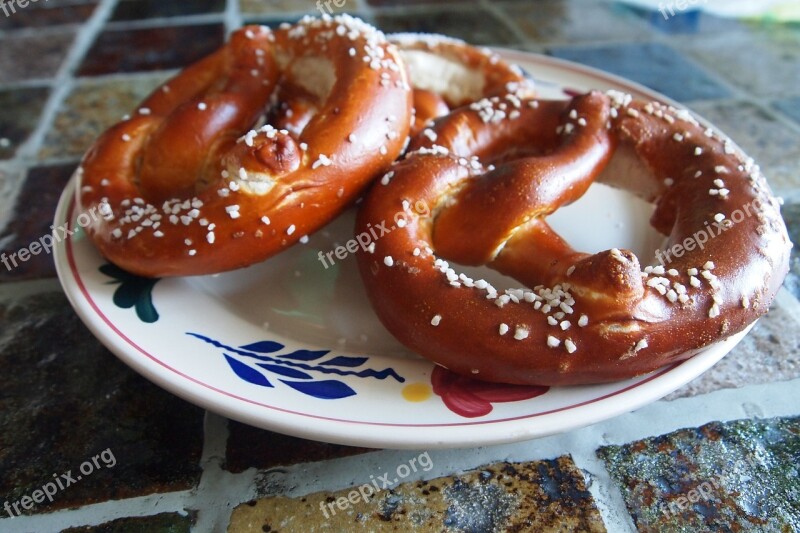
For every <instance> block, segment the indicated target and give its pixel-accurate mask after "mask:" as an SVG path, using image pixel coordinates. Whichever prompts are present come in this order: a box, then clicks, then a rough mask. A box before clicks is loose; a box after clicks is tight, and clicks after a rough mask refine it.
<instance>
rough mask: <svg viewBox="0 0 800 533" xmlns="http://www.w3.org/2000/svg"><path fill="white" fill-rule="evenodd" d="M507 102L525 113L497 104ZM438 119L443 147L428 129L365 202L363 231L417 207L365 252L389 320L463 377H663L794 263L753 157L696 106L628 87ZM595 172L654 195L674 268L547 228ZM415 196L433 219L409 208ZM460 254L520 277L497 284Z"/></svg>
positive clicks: (766, 294)
mask: <svg viewBox="0 0 800 533" xmlns="http://www.w3.org/2000/svg"><path fill="white" fill-rule="evenodd" d="M501 104H504V107H506V108H511V109H514V111H516V113H513V114H511V113H507V114H504V115H499V114H498V110H499V109H500V106H501ZM432 129H433V131H434V132H435V133H436V137H437V143H436V144H434V143H433V142H432V141H431V140H430V139H429V138H428V137H427V136H425V135H419V136H417V137H416V138H415V139H414V140H413V141H412V143H411V146H410V150H411V152H410V153H409V155H408V156H407V157H406V158H405V159H404V160H402V161H399V162H397V163H395V165H394V166H393V168H392V170H391V172H390V173H389V174H388V175H387V178H384V179H383V180H381V183H380V184H376V185H375V187H374V189H373V190H372V191H371V192H370V194H369V196H368V197H367V199H366V201H365V203H364V205H363V207H362V210H361V211H360V214H359V217H358V221H357V224H356V231H358V232H363V231H365V228H369V227H375V226H376V225H377V223H378V222H379V221H382V220H389V218H388V217H390V216H392V214H393V213H397V212H399V211H400V210H403V209H405V211H406V216H405V217H403V220H404V223H403V224H402V227H400V225H398V227H396V228H395V229H394V231H391V232H389V233H388V234H387V235H384V236H383V237H382V238H381V239H380V240H378V241H376V242H375V246H374V247H371V248H370V249H369V250H367V251H362V252H359V256H358V261H359V268H360V271H361V275H362V278H363V280H364V282H365V284H366V287H367V291H368V294H369V298H370V301H371V302H372V305H373V307H374V309H375V311H376V312H377V315H378V316H379V318H380V319H381V321H382V322H383V324H384V325H385V326H386V327H387V328H388V330H389V331H390V332H391V333H393V334H394V335H395V336H396V337H397V338H398V339H399V340H400V341H401V342H403V343H404V344H405V345H406V346H408V347H409V348H411V349H412V350H414V351H415V352H417V353H419V354H421V355H423V356H425V357H427V358H429V359H431V360H433V361H435V362H436V363H438V364H439V365H442V366H444V367H446V368H448V369H450V370H452V371H454V372H456V373H459V374H462V375H469V376H473V377H476V378H478V379H482V380H486V381H494V382H504V383H515V384H536V385H578V384H588V383H599V382H609V381H614V380H619V379H623V378H630V377H633V376H637V375H641V374H644V373H647V372H651V371H653V370H655V369H658V368H660V367H662V366H664V365H669V364H672V363H676V362H679V361H682V360H685V359H687V358H689V357H691V356H692V355H694V354H696V353H697V352H698V351H699V350H701V349H703V348H704V347H707V346H709V345H710V344H712V343H714V342H717V341H719V340H720V339H724V338H726V337H729V336H731V335H733V334H735V333H737V332H740V331H742V330H743V329H745V328H746V327H747V326H748V325H749V324H751V323H752V322H753V321H754V320H756V319H757V318H758V317H759V316H761V315H763V314H764V313H766V312H767V310H768V309H769V305H770V303H771V302H772V300H773V298H774V297H775V293H776V291H777V290H778V289H779V288H780V285H781V283H782V281H783V278H784V276H785V275H786V273H787V270H788V259H789V249H790V247H791V243H790V242H789V239H788V236H787V233H786V228H785V225H784V223H783V220H782V219H781V217H780V213H779V208H778V204H779V202H778V201H777V200H776V199H775V198H774V197H773V196H772V194H771V192H770V190H769V187H768V186H767V184H766V181H765V179H764V177H763V175H762V174H761V173H760V171H759V169H758V167H757V166H756V165H755V164H754V163H753V160H752V159H749V158H747V157H746V156H745V155H744V154H743V153H741V151H740V150H739V149H738V148H736V147H735V146H734V145H733V144H732V143H731V142H730V141H729V140H727V139H726V138H724V137H722V136H720V135H718V134H717V133H715V132H714V131H713V130H711V129H706V128H705V127H703V126H702V125H700V124H699V123H698V121H697V120H696V119H694V118H693V117H692V115H691V114H690V113H688V112H687V111H685V110H680V109H675V108H673V107H670V106H666V105H663V104H660V103H658V102H641V101H633V100H632V99H631V97H630V96H628V95H623V94H621V93H615V92H612V93H609V94H608V95H605V94H600V93H590V94H587V95H583V96H579V97H576V98H574V99H572V100H570V101H537V100H520V99H519V98H517V97H516V96H514V95H508V96H506V97H504V98H493V99H490V100H484V101H482V102H479V103H477V104H474V105H472V106H469V107H466V108H461V109H459V110H456V111H455V112H453V113H452V114H451V115H449V116H447V117H445V118H443V119H440V120H438V121H437V123H436V125H435V126H434V127H433V128H432ZM595 181H597V182H604V183H607V184H609V185H613V186H615V187H620V188H623V189H626V190H629V191H631V192H633V193H635V194H637V195H638V196H640V197H642V198H644V199H645V200H647V201H649V202H652V203H653V204H655V211H654V214H653V216H652V219H651V221H650V222H651V224H652V226H653V227H654V228H655V229H656V230H658V231H659V232H660V233H662V234H664V235H666V236H668V238H667V243H666V248H665V249H666V250H668V251H669V252H670V253H671V254H672V255H670V256H666V255H665V254H666V252H664V253H661V252H659V254H660V255H659V256H660V257H662V259H664V260H665V262H666V264H665V265H661V264H656V265H655V266H652V265H649V266H646V267H645V268H644V270H642V267H641V262H640V259H639V258H638V257H637V256H636V255H634V253H632V252H631V251H628V250H623V249H616V248H614V249H611V250H606V251H603V252H600V253H597V254H594V255H589V254H586V253H581V252H579V251H576V250H573V249H572V248H571V247H570V246H569V244H568V243H567V242H566V241H565V240H564V239H563V238H561V237H560V236H559V235H558V234H557V233H556V232H555V231H554V230H553V229H552V228H551V227H550V226H549V225H548V224H547V222H546V220H545V219H546V217H547V215H549V214H551V213H553V212H554V211H555V210H557V209H558V208H559V207H561V206H564V205H567V204H569V203H571V202H574V201H575V200H576V199H578V198H579V197H580V196H581V195H583V194H584V193H585V192H586V190H587V189H588V188H589V186H590V185H591V184H592V183H593V182H595ZM419 202H425V203H427V205H428V209H426V210H425V212H427V213H431V215H430V216H425V215H424V214H420V213H419V210H416V211H414V210H410V209H408V206H409V205H412V204H413V205H416V204H417V203H419ZM576 222H579V223H583V224H586V225H587V226H588V225H589V224H591V223H592V222H591V221H590V220H583V221H576ZM370 224H371V225H372V226H370ZM711 231H714V233H713V234H712V233H711ZM701 232H705V235H706V238H705V239H701V237H700V235H701V234H702V233H701ZM701 241H705V242H703V243H702V247H701V246H700V244H701ZM448 261H453V262H457V263H459V264H462V265H487V266H489V267H490V268H492V269H494V270H496V271H498V272H500V273H502V274H505V275H507V276H511V277H512V278H514V279H516V280H517V281H518V282H520V283H522V284H523V285H525V287H523V288H513V289H507V290H502V289H501V288H495V287H493V286H492V285H491V284H490V283H488V282H486V281H485V280H477V279H473V278H471V277H469V276H467V275H465V274H463V273H458V272H457V270H456V268H455V267H454V266H451V265H450V264H449V263H448Z"/></svg>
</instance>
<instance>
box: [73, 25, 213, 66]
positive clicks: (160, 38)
mask: <svg viewBox="0 0 800 533" xmlns="http://www.w3.org/2000/svg"><path fill="white" fill-rule="evenodd" d="M224 37H225V29H224V27H223V25H222V24H200V25H196V26H166V27H159V28H144V29H134V30H124V29H119V30H106V31H104V32H102V33H101V34H100V35H99V36H98V38H97V40H96V41H95V42H94V44H93V45H92V47H91V49H90V50H89V52H88V53H87V54H86V58H85V59H84V60H83V64H82V65H81V66H80V69H79V70H78V75H79V76H97V75H101V74H112V73H120V72H137V71H148V70H165V69H174V68H181V67H185V66H187V65H189V64H191V63H193V62H195V61H197V60H198V59H200V58H202V57H204V56H206V55H208V54H210V53H211V52H213V51H214V50H216V49H217V48H219V47H220V46H222V44H223V42H224V40H225V38H224Z"/></svg>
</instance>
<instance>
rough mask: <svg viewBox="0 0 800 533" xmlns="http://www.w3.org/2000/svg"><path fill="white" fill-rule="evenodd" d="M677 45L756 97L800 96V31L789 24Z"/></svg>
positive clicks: (710, 35) (706, 37)
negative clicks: (799, 64)
mask: <svg viewBox="0 0 800 533" xmlns="http://www.w3.org/2000/svg"><path fill="white" fill-rule="evenodd" d="M676 44H678V45H680V46H681V47H682V48H683V49H684V50H685V51H686V52H688V53H690V54H691V55H693V56H694V57H696V58H697V59H698V60H699V61H700V62H702V63H703V64H705V65H706V66H707V67H708V68H709V69H711V70H714V71H716V72H718V73H719V74H720V76H722V77H724V78H726V79H728V80H730V81H732V82H733V83H734V84H735V85H737V86H739V87H740V88H742V89H744V90H746V91H748V92H750V93H752V94H755V95H756V96H767V97H777V98H783V97H786V96H788V95H800V87H798V84H797V79H798V77H797V65H798V63H800V28H797V27H795V28H792V26H791V25H788V24H786V25H775V26H774V27H763V28H760V29H759V30H758V31H752V32H744V33H732V34H713V33H712V34H709V35H708V36H704V37H698V38H695V39H685V40H682V41H680V43H676Z"/></svg>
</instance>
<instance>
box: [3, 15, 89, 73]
mask: <svg viewBox="0 0 800 533" xmlns="http://www.w3.org/2000/svg"><path fill="white" fill-rule="evenodd" d="M74 38H75V30H74V29H71V28H69V29H66V28H62V29H59V30H57V31H49V32H47V33H35V34H30V33H26V34H24V35H19V34H17V33H9V34H6V35H5V36H3V37H0V72H2V73H3V76H2V81H4V82H14V81H24V80H33V79H48V78H53V77H55V75H56V73H57V72H58V68H59V67H60V66H61V63H62V62H63V61H64V58H65V57H67V52H69V48H70V46H71V45H72V41H73V39H74ZM22 57H26V58H32V59H33V60H31V61H20V58H22Z"/></svg>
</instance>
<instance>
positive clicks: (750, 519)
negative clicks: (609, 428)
mask: <svg viewBox="0 0 800 533" xmlns="http://www.w3.org/2000/svg"><path fill="white" fill-rule="evenodd" d="M598 455H599V456H600V457H601V458H603V459H604V460H605V462H606V465H607V466H608V468H609V470H610V471H611V475H612V476H613V478H614V480H615V481H616V483H617V485H618V486H619V489H620V490H621V491H622V494H623V497H624V498H625V503H626V505H627V507H628V511H629V512H630V513H631V515H632V516H633V519H634V522H635V523H636V526H637V528H639V530H640V531H658V532H673V531H674V532H684V531H776V532H777V531H792V530H796V529H797V528H798V527H800V499H798V497H797V495H798V494H800V471H798V464H800V419H798V418H785V419H780V418H776V419H769V420H740V421H734V422H727V423H720V422H712V423H710V424H706V425H705V426H702V427H699V428H694V429H682V430H679V431H675V432H673V433H669V434H667V435H662V436H659V437H653V438H649V439H645V440H641V441H636V442H632V443H629V444H626V445H624V446H606V447H603V448H600V449H599V450H598Z"/></svg>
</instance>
